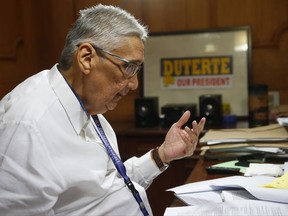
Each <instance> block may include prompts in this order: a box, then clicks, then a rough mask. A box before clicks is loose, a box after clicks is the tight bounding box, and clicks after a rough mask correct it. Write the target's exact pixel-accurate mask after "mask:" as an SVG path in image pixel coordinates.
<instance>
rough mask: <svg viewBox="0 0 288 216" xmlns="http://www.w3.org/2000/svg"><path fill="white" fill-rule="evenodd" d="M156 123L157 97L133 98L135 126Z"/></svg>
mask: <svg viewBox="0 0 288 216" xmlns="http://www.w3.org/2000/svg"><path fill="white" fill-rule="evenodd" d="M158 124H159V111H158V97H143V98H135V126H136V127H155V126H157V125H158Z"/></svg>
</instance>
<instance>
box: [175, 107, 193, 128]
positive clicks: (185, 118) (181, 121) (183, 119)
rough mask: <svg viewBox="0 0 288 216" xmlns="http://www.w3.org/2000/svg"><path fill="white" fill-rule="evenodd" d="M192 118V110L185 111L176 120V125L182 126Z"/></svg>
mask: <svg viewBox="0 0 288 216" xmlns="http://www.w3.org/2000/svg"><path fill="white" fill-rule="evenodd" d="M189 118H190V111H188V110H187V111H186V112H184V113H183V115H182V116H181V118H180V119H179V120H178V121H177V122H176V127H178V128H181V127H182V126H183V125H184V124H185V123H186V122H187V121H188V120H189Z"/></svg>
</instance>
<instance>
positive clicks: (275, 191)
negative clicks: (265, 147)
mask: <svg viewBox="0 0 288 216" xmlns="http://www.w3.org/2000/svg"><path fill="white" fill-rule="evenodd" d="M273 180H275V177H270V176H252V177H244V176H229V177H224V178H218V179H212V180H207V181H201V182H195V183H188V184H185V185H182V186H178V187H174V188H171V189H168V191H173V192H174V193H175V194H176V195H178V196H179V194H190V193H196V192H208V191H223V190H227V189H235V188H238V189H245V190H246V191H248V192H249V193H250V194H251V195H253V196H254V197H256V198H257V199H259V200H265V201H272V202H281V203H286V204H288V190H287V189H280V188H264V187H262V185H265V184H267V183H270V182H272V181H273Z"/></svg>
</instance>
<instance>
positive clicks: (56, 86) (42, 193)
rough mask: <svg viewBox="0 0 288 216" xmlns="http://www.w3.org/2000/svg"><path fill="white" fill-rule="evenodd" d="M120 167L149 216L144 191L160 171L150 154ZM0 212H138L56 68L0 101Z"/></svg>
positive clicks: (111, 133)
mask: <svg viewBox="0 0 288 216" xmlns="http://www.w3.org/2000/svg"><path fill="white" fill-rule="evenodd" d="M98 116H99V119H100V122H101V124H102V127H103V129H104V131H105V134H106V136H107V137H108V139H109V141H110V144H111V146H112V147H113V149H114V150H115V152H116V153H117V154H118V155H119V150H118V145H117V139H116V136H115V133H114V131H113V129H112V128H111V126H110V124H109V123H108V122H107V121H106V119H105V118H104V116H103V115H98ZM125 166H126V169H127V175H128V176H129V177H130V178H131V180H132V181H133V182H134V183H135V187H136V188H137V190H138V191H139V193H140V195H141V197H142V200H143V201H144V203H145V205H146V208H147V210H148V211H149V213H150V214H151V215H152V212H151V209H150V206H149V203H148V201H147V197H146V193H145V189H146V188H148V186H149V185H150V184H151V183H152V181H153V179H154V178H155V177H156V176H158V175H159V174H160V171H159V169H158V168H157V166H156V165H155V163H154V162H153V160H152V159H151V157H150V152H148V153H146V154H145V155H143V156H142V157H141V158H136V157H133V158H131V159H129V160H127V161H126V162H125ZM0 215H1V216H2V215H13V216H15V215H29V216H32V215H37V216H38V215H69V216H70V215H75V216H83V215H85V216H86V215H93V216H94V215H142V213H141V211H140V209H139V206H138V204H137V202H136V201H135V199H134V197H133V195H132V194H131V192H130V191H129V189H128V188H127V187H126V186H125V184H124V181H123V179H122V177H121V176H120V175H119V174H118V172H117V171H116V169H115V167H114V164H113V162H112V160H111V159H110V158H109V156H108V155H107V152H106V150H105V147H104V146H103V144H102V143H101V141H100V139H99V137H98V136H97V134H96V132H95V130H94V128H93V127H92V124H91V122H90V119H89V118H88V117H87V116H86V114H85V112H84V111H83V110H82V108H81V106H80V104H79V101H78V100H77V98H76V97H75V95H74V94H73V92H72V91H71V89H70V87H69V86H68V84H67V83H66V81H65V80H64V78H63V77H62V75H61V74H60V72H59V71H58V70H57V67H56V65H55V66H54V67H53V68H52V69H51V70H45V71H42V72H40V73H38V74H36V75H34V76H32V77H30V78H28V79H27V80H25V81H24V82H22V83H21V84H20V85H18V86H17V87H16V88H15V89H14V90H13V91H12V92H10V93H9V94H7V95H6V96H5V97H4V98H3V99H2V100H1V101H0Z"/></svg>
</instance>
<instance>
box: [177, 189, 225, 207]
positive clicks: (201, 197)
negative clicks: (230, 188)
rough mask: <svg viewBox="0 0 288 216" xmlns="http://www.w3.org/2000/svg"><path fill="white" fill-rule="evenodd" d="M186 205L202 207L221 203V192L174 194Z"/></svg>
mask: <svg viewBox="0 0 288 216" xmlns="http://www.w3.org/2000/svg"><path fill="white" fill-rule="evenodd" d="M175 196H176V197H178V199H180V200H182V201H183V202H184V203H185V204H186V205H203V204H212V203H221V202H223V199H222V196H221V191H207V192H200V193H188V194H175Z"/></svg>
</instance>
